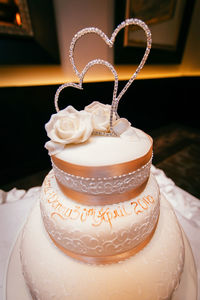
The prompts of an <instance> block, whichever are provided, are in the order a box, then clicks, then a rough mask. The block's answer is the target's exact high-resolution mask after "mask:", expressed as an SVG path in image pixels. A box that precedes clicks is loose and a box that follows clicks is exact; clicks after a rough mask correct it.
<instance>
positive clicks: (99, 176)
mask: <svg viewBox="0 0 200 300" xmlns="http://www.w3.org/2000/svg"><path fill="white" fill-rule="evenodd" d="M151 162H152V146H151V147H150V149H149V151H148V152H147V153H146V154H145V155H144V156H142V157H139V158H137V159H135V160H132V161H129V162H124V163H119V164H113V165H108V166H81V165H76V164H72V163H69V162H65V161H63V160H61V159H60V158H58V157H56V156H52V165H53V170H54V173H55V177H56V180H57V183H58V185H59V187H60V189H61V190H62V192H63V193H64V194H65V195H66V196H67V197H69V198H71V199H73V200H75V201H76V202H78V203H81V204H84V205H106V204H107V205H109V204H114V203H119V202H123V201H128V200H130V199H132V198H134V197H136V196H137V195H139V194H140V193H141V192H142V191H143V190H144V188H145V186H146V183H147V181H148V178H149V174H150V167H151Z"/></svg>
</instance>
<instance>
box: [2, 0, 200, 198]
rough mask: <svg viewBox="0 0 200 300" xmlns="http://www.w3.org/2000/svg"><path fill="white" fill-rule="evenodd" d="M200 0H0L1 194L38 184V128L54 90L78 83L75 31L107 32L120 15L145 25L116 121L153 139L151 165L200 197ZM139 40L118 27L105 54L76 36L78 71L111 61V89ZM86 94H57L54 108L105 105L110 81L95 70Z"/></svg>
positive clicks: (44, 167)
mask: <svg viewBox="0 0 200 300" xmlns="http://www.w3.org/2000/svg"><path fill="white" fill-rule="evenodd" d="M199 15H200V0H190V1H187V0H165V1H163V0H151V1H148V4H147V1H142V0H127V1H125V0H123V1H119V0H115V1H114V0H101V1H98V0H85V1H81V0H73V1H68V0H54V1H50V0H43V1H39V0H26V1H25V0H23V1H22V0H0V53H1V55H0V103H1V110H0V111H1V117H0V139H1V150H0V151H1V171H0V188H2V189H4V190H6V191H7V190H10V189H12V188H13V187H17V188H23V189H28V188H30V187H32V186H36V185H41V183H42V181H43V178H44V176H45V175H46V174H47V172H48V170H50V168H51V164H50V159H49V156H48V154H47V151H46V150H45V149H44V143H45V142H46V141H47V140H48V138H47V136H46V132H45V130H44V124H45V123H46V122H47V121H48V120H49V118H50V115H51V114H52V113H54V112H55V108H54V94H55V92H56V89H57V88H58V86H59V85H60V84H62V83H64V82H78V78H77V76H76V74H75V73H74V71H73V68H72V66H71V64H70V61H69V56H68V54H69V47H70V43H71V40H72V38H73V36H74V34H75V33H76V32H77V31H79V30H80V29H82V28H84V27H91V26H94V27H98V28H99V29H101V30H102V31H103V32H105V33H106V34H107V35H108V37H110V36H111V34H112V32H113V30H114V28H115V27H116V25H118V24H119V23H120V22H122V21H123V20H124V19H125V18H131V17H136V18H141V19H142V20H144V21H145V22H147V24H148V25H149V26H150V28H151V31H152V35H153V46H152V50H151V52H150V55H149V58H148V61H147V64H146V65H145V66H144V68H143V69H142V71H141V72H140V74H139V75H138V77H137V79H136V80H135V81H134V83H133V84H132V86H131V87H130V88H129V89H128V91H127V93H126V94H125V96H124V97H123V98H122V99H121V102H120V105H119V115H120V116H123V117H126V118H127V119H128V120H129V121H130V122H131V123H132V125H133V126H134V127H139V128H141V129H143V130H145V131H146V132H147V133H148V134H150V135H152V137H153V138H154V160H153V164H154V165H155V166H157V167H158V168H161V169H163V170H164V172H165V173H166V175H167V176H169V177H170V178H172V179H173V180H174V181H175V183H176V184H177V185H178V186H180V187H181V188H183V189H185V190H186V191H188V192H189V193H191V194H193V195H194V196H196V197H198V198H199V197H200V122H199V104H198V99H199V87H200V18H199ZM144 50H145V36H144V33H143V32H142V31H141V30H138V29H136V28H135V26H134V27H130V28H127V29H126V30H122V31H121V32H120V33H119V34H118V36H117V37H116V42H115V45H114V46H113V48H109V47H108V46H107V45H106V44H105V42H104V41H103V40H101V38H99V37H98V36H95V35H94V34H91V35H88V36H85V37H84V38H81V39H80V40H79V41H78V42H77V45H76V47H75V53H74V59H75V64H76V66H77V69H78V70H79V71H80V72H81V70H82V69H83V68H84V66H85V65H86V64H87V63H88V62H89V61H90V60H92V59H95V58H101V59H104V60H107V61H109V62H110V63H112V64H114V66H115V69H116V70H117V72H118V76H119V80H120V82H119V91H120V90H121V89H122V88H123V86H124V85H125V84H126V81H127V80H129V78H130V77H131V75H132V74H133V73H134V71H135V70H136V68H137V65H138V64H139V63H140V60H141V58H142V56H143V53H144ZM83 87H84V90H83V91H77V90H73V89H72V88H69V89H65V90H64V91H63V92H62V94H61V97H60V100H59V105H60V108H64V107H65V106H66V105H69V104H71V105H73V106H74V107H75V108H76V109H82V108H84V106H86V105H87V104H89V103H90V102H92V101H94V100H97V101H101V102H104V103H109V104H110V103H111V100H112V92H113V75H112V73H111V72H110V71H109V70H108V69H106V68H105V67H103V66H98V67H93V68H92V69H91V70H89V71H88V73H87V74H86V76H85V79H84V84H83Z"/></svg>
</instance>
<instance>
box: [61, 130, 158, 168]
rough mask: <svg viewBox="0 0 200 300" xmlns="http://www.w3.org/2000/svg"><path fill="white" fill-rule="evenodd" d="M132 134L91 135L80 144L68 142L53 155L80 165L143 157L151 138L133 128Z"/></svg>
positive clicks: (107, 163) (150, 145) (148, 147)
mask: <svg viewBox="0 0 200 300" xmlns="http://www.w3.org/2000/svg"><path fill="white" fill-rule="evenodd" d="M133 130H134V133H135V134H134V135H132V136H129V135H125V134H124V135H123V134H122V135H121V136H120V137H112V136H111V137H109V136H95V135H93V136H91V137H90V139H89V140H88V141H86V142H84V143H82V144H70V145H67V146H66V147H65V149H64V150H63V151H61V152H60V153H58V154H57V155H55V157H57V158H59V159H60V160H62V161H65V162H69V163H72V164H77V165H81V166H104V165H105V166H108V165H113V164H119V163H124V162H130V161H133V160H136V159H138V158H140V157H143V156H144V155H145V154H147V153H148V151H149V150H150V149H151V147H152V139H151V138H150V137H149V136H148V135H147V134H145V133H144V132H143V131H141V130H139V129H137V128H133Z"/></svg>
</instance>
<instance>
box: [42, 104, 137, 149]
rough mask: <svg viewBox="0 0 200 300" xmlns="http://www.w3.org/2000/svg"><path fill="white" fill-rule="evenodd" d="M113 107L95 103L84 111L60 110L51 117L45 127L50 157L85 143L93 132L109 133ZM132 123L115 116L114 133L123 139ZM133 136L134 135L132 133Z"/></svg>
mask: <svg viewBox="0 0 200 300" xmlns="http://www.w3.org/2000/svg"><path fill="white" fill-rule="evenodd" d="M110 112H111V105H108V104H102V103H100V102H97V101H94V102H93V103H91V104H90V105H88V106H86V107H85V109H84V110H81V111H77V110H76V109H75V108H74V107H73V106H71V105H70V106H68V107H67V108H65V109H63V110H60V111H59V112H58V113H57V114H54V115H52V116H51V118H50V120H49V122H48V123H47V124H46V125H45V129H46V131H47V135H48V137H49V138H50V141H48V142H47V143H46V144H45V148H46V149H48V151H49V154H50V155H55V154H57V153H58V152H60V151H62V150H63V149H64V147H65V145H67V144H73V143H74V144H77V143H83V142H85V141H87V140H88V139H89V137H90V136H91V135H92V133H93V132H109V129H110ZM130 128H131V127H130V123H129V122H128V120H126V119H124V118H119V119H116V116H115V115H114V116H113V132H114V133H115V134H116V136H121V137H123V134H124V133H126V132H127V133H128V132H129V131H130ZM131 135H132V133H131Z"/></svg>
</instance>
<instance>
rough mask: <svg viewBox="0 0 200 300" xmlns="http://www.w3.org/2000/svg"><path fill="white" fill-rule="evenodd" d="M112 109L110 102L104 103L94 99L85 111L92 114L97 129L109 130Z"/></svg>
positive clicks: (93, 123)
mask: <svg viewBox="0 0 200 300" xmlns="http://www.w3.org/2000/svg"><path fill="white" fill-rule="evenodd" d="M110 110H111V106H110V105H109V104H102V103H100V102H98V101H94V102H92V103H91V104H90V105H88V106H86V107H85V111H87V112H89V113H91V115H92V125H93V129H94V130H95V131H103V132H104V131H108V130H109V127H110ZM115 119H116V118H115Z"/></svg>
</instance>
